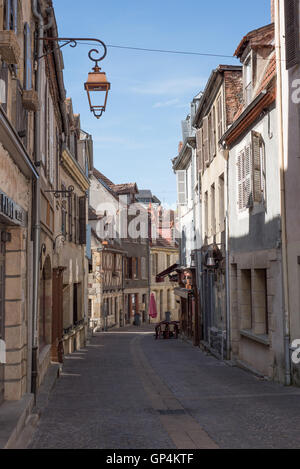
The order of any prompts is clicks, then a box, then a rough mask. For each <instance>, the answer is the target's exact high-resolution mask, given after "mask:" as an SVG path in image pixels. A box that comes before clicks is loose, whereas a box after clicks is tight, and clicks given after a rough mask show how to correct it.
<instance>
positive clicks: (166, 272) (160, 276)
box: [155, 264, 180, 283]
mask: <svg viewBox="0 0 300 469" xmlns="http://www.w3.org/2000/svg"><path fill="white" fill-rule="evenodd" d="M179 267H180V266H179V264H173V265H171V266H170V267H168V268H167V269H166V270H163V272H160V273H159V274H157V275H156V277H155V281H156V282H157V283H162V282H163V281H164V278H165V277H166V276H167V275H169V274H171V273H172V272H175V271H177V270H178V268H179Z"/></svg>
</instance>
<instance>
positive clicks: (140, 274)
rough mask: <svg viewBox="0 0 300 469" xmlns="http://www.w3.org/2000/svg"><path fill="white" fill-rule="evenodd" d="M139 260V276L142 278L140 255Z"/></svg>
mask: <svg viewBox="0 0 300 469" xmlns="http://www.w3.org/2000/svg"><path fill="white" fill-rule="evenodd" d="M137 262H138V278H139V279H141V278H142V264H141V258H140V257H138V259H137Z"/></svg>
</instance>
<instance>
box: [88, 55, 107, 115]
mask: <svg viewBox="0 0 300 469" xmlns="http://www.w3.org/2000/svg"><path fill="white" fill-rule="evenodd" d="M92 52H98V51H97V50H96V49H92V50H91V51H90V52H89V58H90V59H91V60H93V61H94V62H96V65H95V67H94V68H93V72H90V73H89V76H88V80H87V82H86V83H85V84H84V88H85V90H86V92H87V95H88V100H89V105H90V110H91V112H92V113H93V114H94V116H95V117H96V118H97V119H100V117H101V116H102V114H103V112H105V109H106V103H107V96H108V92H109V90H110V83H109V82H108V81H107V78H106V74H105V72H101V68H100V67H99V66H98V62H99V60H102V59H103V58H104V57H105V56H102V57H101V58H100V59H99V60H95V59H93V57H92V55H91V54H92ZM105 55H106V54H105ZM99 91H102V92H104V93H105V96H104V100H103V101H104V102H103V104H93V103H94V99H95V102H97V101H98V97H96V95H95V94H94V93H97V92H99Z"/></svg>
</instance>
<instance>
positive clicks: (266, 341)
mask: <svg viewBox="0 0 300 469" xmlns="http://www.w3.org/2000/svg"><path fill="white" fill-rule="evenodd" d="M240 334H241V336H243V337H246V338H247V339H251V340H254V341H255V342H258V343H260V344H263V345H270V338H269V337H268V336H267V334H254V332H252V331H251V330H248V329H247V330H246V329H243V330H240Z"/></svg>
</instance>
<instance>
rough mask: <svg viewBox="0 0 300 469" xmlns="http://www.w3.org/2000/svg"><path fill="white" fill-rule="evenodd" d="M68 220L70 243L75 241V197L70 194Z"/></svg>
mask: <svg viewBox="0 0 300 469" xmlns="http://www.w3.org/2000/svg"><path fill="white" fill-rule="evenodd" d="M68 212H69V214H68V218H69V222H68V225H69V241H73V197H72V195H71V194H69V198H68Z"/></svg>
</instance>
